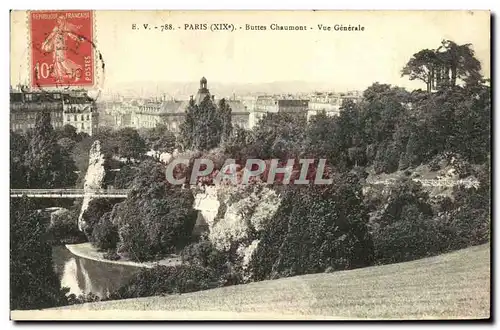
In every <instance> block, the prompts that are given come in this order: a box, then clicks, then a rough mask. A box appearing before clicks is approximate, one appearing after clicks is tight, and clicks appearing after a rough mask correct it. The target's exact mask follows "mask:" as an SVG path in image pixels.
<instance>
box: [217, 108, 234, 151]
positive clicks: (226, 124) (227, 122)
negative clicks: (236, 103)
mask: <svg viewBox="0 0 500 330" xmlns="http://www.w3.org/2000/svg"><path fill="white" fill-rule="evenodd" d="M218 111H219V113H220V115H221V118H222V134H221V142H225V141H227V140H228V139H229V138H230V137H231V134H232V133H233V124H232V120H231V112H232V110H231V107H230V106H229V104H227V102H226V100H225V99H221V100H220V101H219V107H218Z"/></svg>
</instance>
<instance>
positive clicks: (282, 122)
mask: <svg viewBox="0 0 500 330" xmlns="http://www.w3.org/2000/svg"><path fill="white" fill-rule="evenodd" d="M306 125H307V121H306V118H305V117H303V116H300V115H298V114H294V113H279V112H278V113H267V114H266V115H265V116H264V117H263V118H262V119H261V120H260V121H259V122H258V124H257V125H256V126H255V127H254V128H253V134H252V135H253V141H252V143H251V145H252V146H251V150H249V151H250V152H252V153H253V155H252V156H254V157H255V158H260V159H271V158H278V159H282V160H284V159H289V158H295V157H297V156H298V155H299V154H300V152H301V150H302V145H303V141H304V133H305V128H306ZM249 156H250V155H249Z"/></svg>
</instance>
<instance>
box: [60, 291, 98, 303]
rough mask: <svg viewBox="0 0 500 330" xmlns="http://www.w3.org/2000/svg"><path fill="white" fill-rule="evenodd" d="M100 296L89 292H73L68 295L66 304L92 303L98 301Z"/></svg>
mask: <svg viewBox="0 0 500 330" xmlns="http://www.w3.org/2000/svg"><path fill="white" fill-rule="evenodd" d="M100 300H101V298H100V297H99V296H98V295H96V294H94V293H92V292H89V293H87V294H81V295H78V296H77V295H75V294H74V293H72V294H70V295H68V305H77V304H85V303H93V302H98V301H100Z"/></svg>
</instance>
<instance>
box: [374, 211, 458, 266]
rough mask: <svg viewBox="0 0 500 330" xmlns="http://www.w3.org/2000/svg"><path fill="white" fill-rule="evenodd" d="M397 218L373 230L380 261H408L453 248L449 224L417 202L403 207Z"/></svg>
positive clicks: (376, 254)
mask: <svg viewBox="0 0 500 330" xmlns="http://www.w3.org/2000/svg"><path fill="white" fill-rule="evenodd" d="M399 214H400V218H399V220H398V221H394V222H391V223H389V224H387V225H385V226H384V225H383V226H380V227H379V228H377V229H376V230H375V231H374V234H373V240H374V245H375V256H376V259H377V262H378V263H393V262H402V261H409V260H414V259H418V258H424V257H427V256H432V255H435V254H438V253H441V252H445V251H448V250H449V249H450V242H452V241H453V237H454V236H455V235H454V233H453V232H447V230H446V224H444V223H440V222H437V221H435V220H434V219H433V217H432V216H430V215H427V214H425V213H423V212H421V210H420V209H419V208H418V206H417V205H415V204H407V205H404V206H402V207H401V211H400V212H399Z"/></svg>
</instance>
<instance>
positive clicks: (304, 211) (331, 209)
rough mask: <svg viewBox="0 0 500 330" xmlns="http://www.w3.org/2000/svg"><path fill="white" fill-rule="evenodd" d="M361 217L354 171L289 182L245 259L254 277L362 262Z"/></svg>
mask: <svg viewBox="0 0 500 330" xmlns="http://www.w3.org/2000/svg"><path fill="white" fill-rule="evenodd" d="M297 201H300V203H297ZM367 223H368V212H367V210H366V209H365V207H364V205H363V201H362V194H361V186H360V185H359V184H358V183H357V178H356V177H355V176H350V177H348V178H347V179H343V178H341V177H338V178H335V183H334V184H332V185H325V186H321V185H308V186H302V187H301V186H290V187H289V188H288V189H286V190H285V192H284V196H283V200H282V202H281V205H280V206H279V208H278V210H277V212H276V213H275V214H274V216H273V218H272V219H271V221H270V222H269V224H268V225H267V226H266V229H265V230H264V234H263V237H262V239H261V241H260V243H259V245H258V246H257V250H256V251H255V257H254V258H253V259H252V261H251V263H250V265H251V268H253V273H254V274H253V276H254V279H255V280H264V279H269V278H276V277H282V276H293V275H300V274H307V273H317V272H321V271H325V270H326V269H334V270H343V269H350V268H356V267H362V266H368V265H370V264H371V263H372V262H373V245H372V241H371V237H370V235H369V233H368V227H367Z"/></svg>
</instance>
